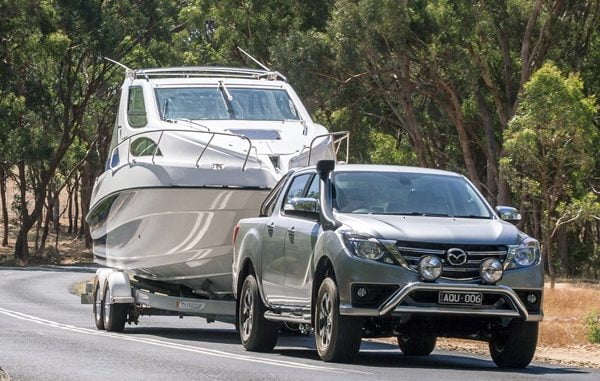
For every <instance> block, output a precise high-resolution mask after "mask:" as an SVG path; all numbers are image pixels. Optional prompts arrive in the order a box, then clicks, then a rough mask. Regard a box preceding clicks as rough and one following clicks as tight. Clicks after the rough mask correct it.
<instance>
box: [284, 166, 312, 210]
mask: <svg viewBox="0 0 600 381" xmlns="http://www.w3.org/2000/svg"><path fill="white" fill-rule="evenodd" d="M310 175H311V174H310V173H306V174H303V175H300V176H298V177H295V178H294V179H292V184H291V185H290V187H289V188H288V192H287V194H286V195H285V199H284V200H283V205H285V204H287V203H289V202H290V201H291V200H292V199H293V198H295V197H302V194H303V193H304V189H305V188H306V183H308V180H309V179H310Z"/></svg>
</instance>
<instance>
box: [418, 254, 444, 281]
mask: <svg viewBox="0 0 600 381" xmlns="http://www.w3.org/2000/svg"><path fill="white" fill-rule="evenodd" d="M419 274H420V275H421V278H423V279H424V280H428V281H433V280H436V279H437V278H439V277H440V275H442V261H441V260H440V259H439V258H438V257H435V256H433V255H426V256H424V257H423V258H421V260H420V261H419Z"/></svg>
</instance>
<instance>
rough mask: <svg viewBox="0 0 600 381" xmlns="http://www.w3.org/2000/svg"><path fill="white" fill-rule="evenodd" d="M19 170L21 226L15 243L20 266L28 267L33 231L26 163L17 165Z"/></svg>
mask: <svg viewBox="0 0 600 381" xmlns="http://www.w3.org/2000/svg"><path fill="white" fill-rule="evenodd" d="M17 168H18V170H19V191H20V196H21V210H20V213H21V225H20V226H19V232H18V233H17V241H16V242H15V258H16V260H17V264H18V265H19V266H27V264H28V263H29V243H28V242H27V233H28V232H29V229H31V225H32V224H31V222H30V220H29V212H28V211H27V200H26V198H27V188H26V187H27V182H26V179H25V161H24V160H21V161H19V163H18V164H17Z"/></svg>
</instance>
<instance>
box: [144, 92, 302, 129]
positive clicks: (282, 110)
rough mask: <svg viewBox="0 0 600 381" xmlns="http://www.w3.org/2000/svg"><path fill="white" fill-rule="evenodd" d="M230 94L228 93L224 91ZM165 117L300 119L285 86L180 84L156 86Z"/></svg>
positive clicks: (159, 107)
mask: <svg viewBox="0 0 600 381" xmlns="http://www.w3.org/2000/svg"><path fill="white" fill-rule="evenodd" d="M225 91H226V92H227V94H224V92H225ZM156 99H157V103H158V109H159V112H160V117H161V119H163V120H165V119H190V120H226V119H240V120H281V121H283V120H299V119H300V115H299V114H298V111H297V110H296V107H295V106H294V103H293V102H292V100H291V99H290V97H289V95H288V93H287V92H286V91H285V90H283V89H265V88H236V87H229V86H227V87H226V88H224V87H222V86H219V87H212V88H211V87H176V88H158V89H156Z"/></svg>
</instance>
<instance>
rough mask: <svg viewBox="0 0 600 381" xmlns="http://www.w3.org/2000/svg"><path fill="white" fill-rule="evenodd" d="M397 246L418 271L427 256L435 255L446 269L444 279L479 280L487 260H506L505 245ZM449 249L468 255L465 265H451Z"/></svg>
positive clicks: (400, 242)
mask: <svg viewBox="0 0 600 381" xmlns="http://www.w3.org/2000/svg"><path fill="white" fill-rule="evenodd" d="M396 246H397V248H398V251H400V254H402V257H403V258H404V260H405V261H406V263H407V264H408V266H409V267H410V268H411V269H412V270H414V271H418V267H419V260H420V259H421V257H423V256H425V255H435V256H437V257H439V258H440V259H441V260H442V263H443V266H444V269H443V272H442V278H446V279H457V280H475V279H479V278H480V276H479V266H480V265H481V262H483V261H484V260H485V259H487V258H498V259H500V261H501V262H502V263H504V260H505V259H506V254H507V250H508V249H507V247H506V246H505V245H460V244H445V243H427V242H411V241H398V242H396ZM449 249H460V250H462V251H464V252H465V253H466V254H467V259H466V262H465V263H464V264H459V265H456V264H451V263H450V262H449V260H448V250H449Z"/></svg>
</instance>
